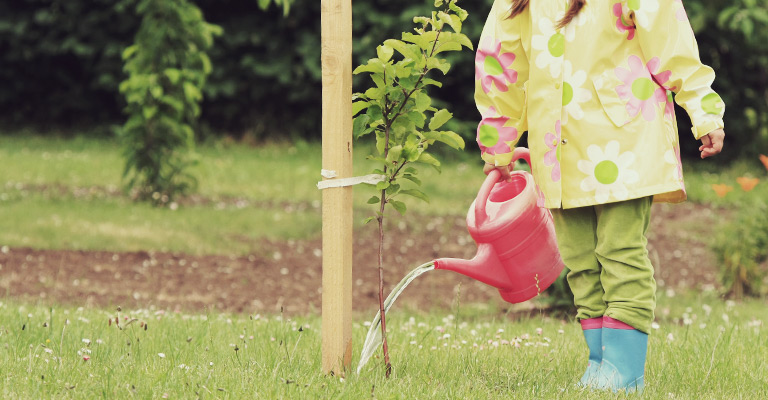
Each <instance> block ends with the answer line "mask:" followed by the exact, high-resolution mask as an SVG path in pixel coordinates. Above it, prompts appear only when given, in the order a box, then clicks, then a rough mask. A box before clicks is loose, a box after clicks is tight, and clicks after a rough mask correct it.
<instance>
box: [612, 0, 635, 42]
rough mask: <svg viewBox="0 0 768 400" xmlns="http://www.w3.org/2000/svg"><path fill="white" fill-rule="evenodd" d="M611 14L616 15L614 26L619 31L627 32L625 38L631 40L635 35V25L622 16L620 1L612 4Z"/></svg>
mask: <svg viewBox="0 0 768 400" xmlns="http://www.w3.org/2000/svg"><path fill="white" fill-rule="evenodd" d="M613 15H614V16H616V17H617V18H616V28H618V29H619V32H622V33H624V32H629V33H627V40H632V39H633V38H634V37H635V25H632V23H631V21H624V16H623V15H622V12H621V3H616V4H614V5H613Z"/></svg>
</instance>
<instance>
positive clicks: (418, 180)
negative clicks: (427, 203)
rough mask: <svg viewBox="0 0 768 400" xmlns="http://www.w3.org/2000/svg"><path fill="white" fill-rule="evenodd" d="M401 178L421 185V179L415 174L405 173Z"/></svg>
mask: <svg viewBox="0 0 768 400" xmlns="http://www.w3.org/2000/svg"><path fill="white" fill-rule="evenodd" d="M403 178H404V179H408V180H409V181H411V182H413V183H415V184H417V185H419V186H421V179H419V178H417V177H415V176H413V175H411V174H405V175H403Z"/></svg>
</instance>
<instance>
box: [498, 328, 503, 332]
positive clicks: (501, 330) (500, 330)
mask: <svg viewBox="0 0 768 400" xmlns="http://www.w3.org/2000/svg"><path fill="white" fill-rule="evenodd" d="M496 333H504V329H502V328H499V330H498V331H496Z"/></svg>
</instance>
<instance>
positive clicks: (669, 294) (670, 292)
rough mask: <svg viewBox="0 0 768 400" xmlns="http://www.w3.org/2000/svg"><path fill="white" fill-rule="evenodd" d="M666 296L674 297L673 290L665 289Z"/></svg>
mask: <svg viewBox="0 0 768 400" xmlns="http://www.w3.org/2000/svg"><path fill="white" fill-rule="evenodd" d="M667 297H670V298H671V297H675V290H674V289H672V288H670V289H667Z"/></svg>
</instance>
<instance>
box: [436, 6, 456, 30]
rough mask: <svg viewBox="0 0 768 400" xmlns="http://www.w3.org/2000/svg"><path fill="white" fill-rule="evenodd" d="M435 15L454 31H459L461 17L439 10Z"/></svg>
mask: <svg viewBox="0 0 768 400" xmlns="http://www.w3.org/2000/svg"><path fill="white" fill-rule="evenodd" d="M437 16H438V17H439V18H440V20H441V21H443V22H444V23H446V24H448V25H450V26H451V28H452V29H453V30H454V31H455V32H456V33H460V32H461V18H459V16H458V15H456V14H448V13H446V12H444V11H440V12H439V13H437Z"/></svg>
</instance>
